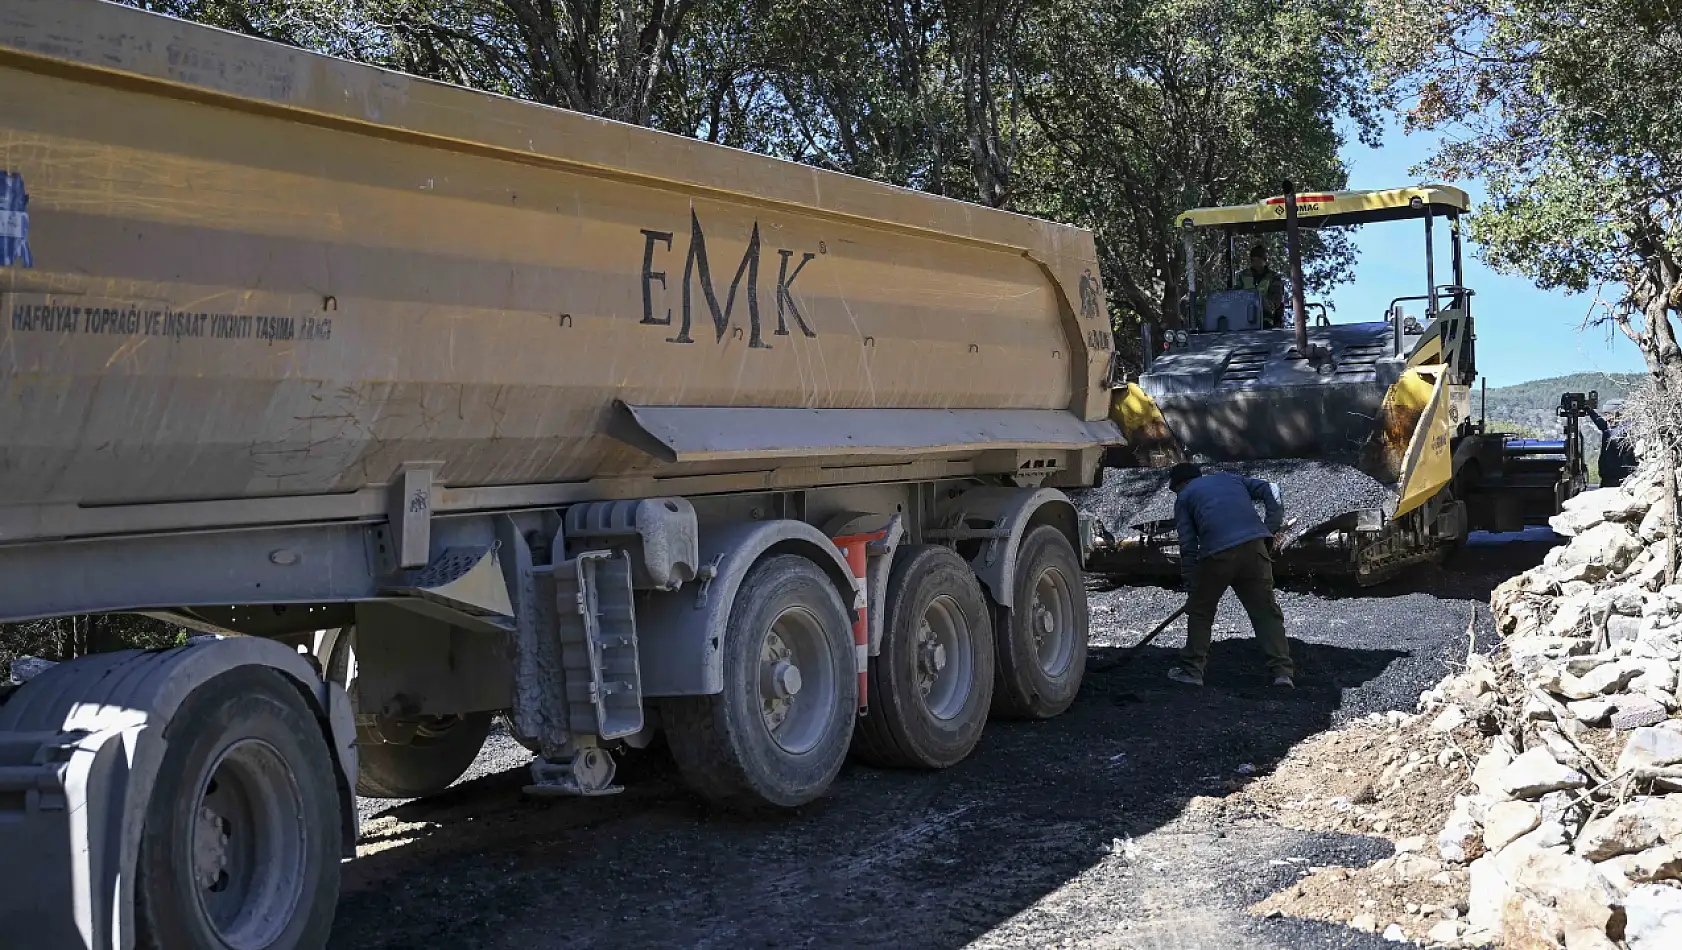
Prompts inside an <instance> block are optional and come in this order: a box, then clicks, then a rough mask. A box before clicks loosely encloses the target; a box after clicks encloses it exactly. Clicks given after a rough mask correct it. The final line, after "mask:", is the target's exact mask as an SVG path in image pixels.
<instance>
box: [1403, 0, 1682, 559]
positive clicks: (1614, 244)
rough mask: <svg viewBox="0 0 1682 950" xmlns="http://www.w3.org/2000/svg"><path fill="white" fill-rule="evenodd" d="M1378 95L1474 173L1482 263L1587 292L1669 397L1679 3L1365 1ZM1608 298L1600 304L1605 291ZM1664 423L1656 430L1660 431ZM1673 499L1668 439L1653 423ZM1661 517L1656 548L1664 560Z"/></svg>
mask: <svg viewBox="0 0 1682 950" xmlns="http://www.w3.org/2000/svg"><path fill="white" fill-rule="evenodd" d="M1373 50H1374V61H1375V64H1376V68H1377V77H1378V81H1379V83H1380V84H1381V88H1382V89H1383V93H1384V97H1385V98H1386V100H1387V101H1388V102H1389V103H1390V104H1391V105H1393V106H1395V107H1397V108H1399V109H1403V110H1405V115H1406V118H1407V123H1408V126H1409V128H1410V129H1416V128H1428V129H1429V128H1447V129H1453V130H1454V131H1455V132H1456V133H1457V135H1458V138H1457V140H1455V141H1452V142H1450V143H1449V144H1448V145H1446V146H1445V147H1444V148H1443V149H1442V150H1441V151H1440V152H1439V153H1438V154H1437V155H1435V156H1434V157H1433V158H1432V159H1431V161H1430V162H1429V163H1428V165H1427V167H1428V168H1430V169H1432V170H1433V171H1436V172H1439V173H1442V174H1446V175H1448V176H1450V177H1481V178H1483V179H1484V180H1485V182H1486V183H1487V185H1488V188H1489V202H1488V204H1487V205H1486V206H1485V207H1483V208H1480V209H1479V210H1478V213H1477V214H1475V215H1473V217H1472V219H1471V228H1470V231H1471V236H1472V238H1473V239H1474V240H1475V241H1477V242H1478V243H1479V244H1481V245H1482V247H1483V251H1482V253H1483V256H1484V257H1485V259H1486V260H1487V261H1488V262H1489V263H1490V264H1491V265H1492V266H1493V267H1495V268H1496V269H1497V270H1501V271H1505V272H1507V273H1514V274H1522V275H1524V276H1527V277H1530V278H1531V279H1533V280H1535V281H1536V283H1537V284H1539V285H1540V286H1542V287H1544V288H1561V289H1565V290H1568V291H1577V292H1587V291H1593V292H1595V293H1597V294H1598V295H1600V299H1601V301H1602V303H1601V306H1600V307H1599V313H1600V319H1603V320H1610V321H1612V322H1613V323H1615V324H1616V325H1617V326H1618V328H1619V329H1620V330H1622V331H1623V332H1624V334H1625V335H1627V336H1628V337H1629V338H1630V339H1631V340H1632V341H1633V342H1634V343H1635V344H1636V345H1637V346H1638V347H1639V348H1640V350H1641V354H1642V356H1643V358H1644V359H1645V361H1646V364H1647V369H1648V372H1649V374H1650V376H1651V378H1652V387H1653V388H1654V390H1655V391H1656V392H1657V394H1658V395H1659V396H1660V397H1661V399H1662V400H1664V401H1674V400H1675V399H1676V398H1677V397H1678V395H1679V393H1678V389H1679V387H1682V348H1679V347H1678V345H1677V340H1676V332H1675V328H1674V326H1673V325H1672V323H1671V320H1672V315H1673V314H1675V313H1676V312H1677V311H1678V309H1679V308H1682V207H1679V204H1678V202H1679V199H1682V11H1679V10H1678V8H1677V7H1676V5H1675V3H1674V0H1605V2H1598V3H1590V2H1586V0H1516V3H1502V4H1500V5H1494V4H1491V3H1489V2H1487V0H1374V29H1373ZM1608 294H1609V295H1610V299H1608V298H1607V295H1608ZM1662 428H1664V429H1666V430H1668V429H1669V428H1672V427H1669V426H1666V427H1662ZM1654 434H1655V436H1656V437H1657V438H1658V441H1659V443H1660V445H1661V446H1662V447H1663V450H1664V455H1665V472H1666V485H1667V489H1668V491H1669V494H1670V497H1671V498H1672V500H1673V505H1672V511H1673V512H1674V511H1675V509H1676V506H1675V504H1674V500H1675V498H1676V484H1675V477H1676V476H1675V462H1676V458H1675V450H1676V444H1677V442H1678V440H1679V438H1682V433H1678V432H1674V431H1662V432H1655V433H1654ZM1675 535H1676V532H1675V525H1674V515H1673V524H1672V529H1671V541H1670V553H1671V558H1670V563H1671V570H1672V572H1673V573H1672V578H1673V579H1674V570H1675V564H1676V556H1675V555H1676V551H1675V544H1676V540H1675Z"/></svg>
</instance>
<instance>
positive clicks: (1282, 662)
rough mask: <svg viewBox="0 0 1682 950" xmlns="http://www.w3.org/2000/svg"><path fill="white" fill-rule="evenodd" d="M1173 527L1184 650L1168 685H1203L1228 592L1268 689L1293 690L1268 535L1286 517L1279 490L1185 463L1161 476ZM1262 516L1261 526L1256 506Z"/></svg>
mask: <svg viewBox="0 0 1682 950" xmlns="http://www.w3.org/2000/svg"><path fill="white" fill-rule="evenodd" d="M1168 487H1169V489H1171V490H1172V491H1173V492H1174V494H1175V496H1176V498H1175V500H1174V520H1175V522H1176V524H1177V525H1178V529H1179V534H1180V570H1181V571H1182V572H1183V573H1184V575H1185V578H1186V590H1187V595H1186V646H1185V649H1183V650H1181V651H1180V661H1179V664H1178V665H1177V666H1175V667H1173V668H1172V669H1170V670H1169V671H1168V678H1169V679H1171V680H1173V681H1174V682H1176V683H1184V684H1186V685H1188V686H1202V685H1203V669H1204V666H1205V665H1206V664H1207V662H1208V659H1209V641H1210V640H1211V639H1212V637H1213V635H1214V626H1215V610H1216V608H1218V607H1219V606H1220V603H1221V596H1222V595H1224V594H1225V593H1226V590H1227V588H1229V587H1230V588H1232V590H1233V592H1234V593H1236V594H1237V595H1238V601H1239V603H1241V604H1243V605H1244V611H1245V613H1247V614H1249V615H1250V626H1252V627H1254V628H1255V631H1256V639H1257V640H1258V641H1259V642H1260V644H1261V648H1262V653H1264V654H1266V656H1267V667H1268V670H1269V672H1271V673H1272V674H1273V685H1274V686H1281V687H1286V688H1290V687H1293V686H1295V685H1296V684H1295V681H1294V680H1293V678H1292V677H1293V676H1294V675H1295V673H1296V670H1295V668H1294V666H1293V665H1292V663H1291V648H1290V643H1289V641H1288V640H1287V639H1286V637H1285V616H1284V614H1283V613H1282V612H1281V611H1280V610H1279V601H1278V599H1277V598H1275V597H1274V595H1273V553H1274V543H1275V541H1274V536H1275V535H1276V534H1278V532H1279V528H1280V523H1281V522H1282V521H1283V520H1284V517H1285V505H1284V500H1283V499H1282V498H1281V495H1280V491H1279V486H1278V485H1276V484H1274V483H1272V482H1265V481H1262V480H1261V479H1259V478H1249V477H1247V476H1244V475H1235V474H1230V473H1227V472H1211V473H1210V474H1208V475H1205V474H1203V470H1202V469H1200V468H1198V467H1197V465H1195V464H1193V463H1191V462H1181V463H1180V464H1178V465H1175V466H1174V467H1173V468H1172V469H1170V470H1169V472H1168ZM1256 502H1261V504H1262V505H1263V506H1264V507H1265V508H1266V510H1267V520H1266V522H1265V523H1264V522H1263V520H1262V519H1261V518H1258V517H1257V516H1256V507H1255V503H1256Z"/></svg>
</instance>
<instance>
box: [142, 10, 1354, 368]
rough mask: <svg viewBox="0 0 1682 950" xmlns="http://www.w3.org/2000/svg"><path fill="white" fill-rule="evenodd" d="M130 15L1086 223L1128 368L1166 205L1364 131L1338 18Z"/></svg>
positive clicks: (1319, 179) (1321, 244)
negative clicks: (260, 39) (1350, 129)
mask: <svg viewBox="0 0 1682 950" xmlns="http://www.w3.org/2000/svg"><path fill="white" fill-rule="evenodd" d="M129 2H131V3H135V4H136V5H140V6H145V7H148V8H150V9H156V10H161V11H163V12H169V13H174V14H177V15H181V16H187V17H191V18H194V19H200V20H204V21H205V22H209V23H214V24H216V25H218V26H224V27H227V28H229V29H236V30H240V31H243V32H247V33H251V34H254V35H258V36H265V37H268V38H270V39H274V40H276V41H278V42H285V43H292V44H294V45H298V46H302V47H305V48H309V49H318V50H321V51H324V52H328V53H333V54H335V55H340V56H345V57H347V58H350V59H355V60H359V61H363V62H370V63H375V64H378V65H382V66H387V67H391V68H396V69H401V70H404V71H407V72H410V73H415V74H418V75H422V76H428V77H431V78H435V79H440V80H443V81H448V82H455V83H460V84H463V85H467V86H472V87H475V88H480V89H486V90H489V91H492V92H497V93H502V94H505V95H511V96H518V97H521V98H526V99H533V100H536V101H539V102H544V103H548V104H551V105H557V106H562V107H566V108H572V109H579V110H582V111H587V112H593V113H596V114H599V115H605V116H609V117H613V118H618V119H623V120H625V121H630V122H637V123H641V124H648V125H653V126H655V127H657V128H662V129H665V130H667V131H671V132H676V133H679V134H683V135H689V136H694V137H697V138H703V139H706V140H708V141H712V142H717V143H720V144H724V145H731V146H735V147H737V148H746V149H751V150H754V151H758V152H764V153H768V154H772V155H778V156H780V157H784V158H789V159H792V160H795V161H801V162H807V163H811V164H814V165H820V166H822V167H826V168H831V169H834V170H836V171H841V172H845V173H848V174H853V175H859V176H862V177H867V178H872V179H875V180H877V181H883V182H888V183H891V184H895V185H900V186H903V187H908V188H916V189H920V190H923V191H928V192H932V193H935V194H939V195H945V196H948V197H953V198H958V199H961V200H966V201H974V202H978V203H982V204H986V205H989V206H992V207H996V208H1008V209H1011V210H1015V211H1020V212H1022V213H1025V214H1031V215H1036V216H1040V217H1046V218H1051V219H1053V220H1058V221H1065V222H1070V223H1075V224H1079V225H1082V226H1085V227H1088V228H1091V229H1092V230H1093V232H1094V234H1095V236H1096V239H1097V243H1098V249H1099V259H1100V260H1099V263H1100V269H1101V272H1102V276H1103V278H1104V282H1105V284H1106V286H1107V287H1108V288H1109V295H1108V296H1109V300H1110V303H1111V310H1112V323H1113V325H1114V326H1115V327H1116V329H1117V333H1118V344H1119V345H1120V348H1121V350H1122V353H1123V355H1124V356H1134V357H1136V356H1137V355H1138V354H1137V350H1136V345H1135V341H1136V340H1137V333H1136V330H1137V327H1138V326H1139V324H1140V323H1142V322H1151V323H1156V324H1173V323H1175V322H1177V320H1178V318H1179V313H1180V307H1181V300H1182V297H1183V296H1184V288H1183V287H1182V282H1183V280H1182V277H1183V274H1184V273H1185V258H1184V251H1183V248H1182V244H1181V241H1180V239H1179V229H1178V227H1177V222H1176V220H1175V218H1176V215H1177V214H1178V213H1179V212H1180V211H1182V210H1185V209H1187V208H1190V207H1194V206H1198V205H1205V204H1225V203H1237V202H1248V201H1254V200H1257V199H1259V198H1262V197H1265V196H1267V195H1270V194H1275V193H1277V192H1278V190H1279V188H1280V183H1281V182H1282V181H1283V180H1286V179H1289V180H1291V181H1294V182H1298V183H1300V185H1301V187H1302V188H1303V189H1305V190H1325V189H1335V188H1340V187H1342V186H1343V185H1344V184H1345V182H1346V181H1347V175H1346V173H1345V170H1344V168H1343V165H1342V163H1341V162H1340V161H1339V159H1338V149H1339V147H1340V146H1341V145H1342V144H1343V140H1342V136H1341V134H1340V133H1339V129H1340V127H1342V125H1343V123H1344V121H1345V120H1352V121H1353V125H1354V127H1355V128H1356V129H1357V132H1358V134H1360V135H1361V136H1362V137H1363V139H1365V140H1367V141H1372V140H1373V137H1374V135H1375V131H1374V130H1375V128H1376V125H1375V123H1374V121H1373V115H1372V102H1371V99H1370V93H1369V90H1368V87H1367V85H1366V83H1365V80H1364V79H1363V76H1362V72H1361V70H1362V65H1363V59H1362V54H1361V51H1360V49H1359V40H1360V38H1361V36H1362V32H1363V30H1364V29H1365V20H1364V19H1363V12H1362V8H1361V7H1360V5H1359V0H1283V2H1273V0H1096V3H1081V4H1077V3H1074V2H1072V0H1036V2H1029V0H895V2H885V0H801V2H797V3H790V4H777V3H771V2H770V0H614V2H613V3H611V4H605V5H604V4H603V3H602V2H601V0H292V2H284V0H129ZM1305 245H1306V246H1305V250H1306V263H1307V270H1308V273H1307V279H1308V282H1309V285H1310V287H1311V288H1315V289H1319V288H1324V287H1327V286H1330V285H1331V284H1334V283H1336V282H1338V281H1340V280H1343V279H1346V278H1347V277H1348V275H1349V268H1350V265H1351V263H1352V261H1353V255H1352V245H1351V244H1350V242H1349V241H1348V240H1347V237H1346V236H1343V235H1338V234H1328V235H1324V236H1322V235H1317V234H1313V233H1310V234H1307V235H1306V236H1305ZM1200 253H1202V254H1204V255H1205V259H1204V260H1203V261H1202V262H1201V263H1202V264H1203V265H1205V266H1204V270H1205V272H1206V273H1211V274H1212V273H1214V272H1215V269H1216V267H1218V265H1219V263H1220V261H1221V255H1220V254H1219V252H1218V250H1216V249H1215V248H1214V247H1213V245H1212V244H1207V243H1206V244H1204V245H1202V246H1201V250H1200Z"/></svg>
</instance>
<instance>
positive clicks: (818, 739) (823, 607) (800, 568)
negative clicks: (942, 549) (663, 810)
mask: <svg viewBox="0 0 1682 950" xmlns="http://www.w3.org/2000/svg"><path fill="white" fill-rule="evenodd" d="M728 629H729V635H728V636H727V637H726V638H725V640H724V655H723V667H724V691H723V692H721V693H718V694H717V695H713V696H685V697H679V698H675V699H669V700H666V701H665V703H664V704H663V706H662V711H661V720H662V722H663V723H664V724H665V727H666V739H667V742H668V743H669V744H670V746H671V750H672V758H673V759H674V760H676V762H677V765H678V769H679V770H680V771H681V772H682V773H683V777H684V780H685V781H686V782H687V783H688V784H689V786H690V787H691V788H693V789H694V790H695V791H697V792H699V793H700V794H701V795H703V796H705V797H706V798H708V799H710V800H712V801H714V802H717V803H719V804H723V805H727V806H734V807H747V808H751V807H755V806H760V805H774V806H778V807H783V808H791V807H794V806H796V805H803V804H805V803H807V802H809V801H811V800H813V799H815V798H817V797H818V796H819V795H822V794H823V793H824V791H825V790H826V789H827V788H829V783H830V782H832V781H834V779H835V774H836V773H837V772H839V771H840V770H841V763H842V761H843V760H845V759H846V756H847V744H848V741H849V740H850V739H851V738H852V733H853V716H854V712H855V711H856V709H857V708H858V675H857V672H856V670H855V667H854V660H853V634H852V622H851V620H850V619H849V618H848V616H847V611H846V609H845V607H844V606H843V605H842V602H841V596H840V594H838V593H837V592H836V589H835V584H834V583H833V582H831V581H830V579H829V577H828V575H826V574H825V573H824V572H823V570H822V569H821V568H819V567H818V566H817V565H816V564H814V563H812V562H811V561H809V560H807V559H806V558H804V557H799V556H797V555H791V554H781V555H776V556H773V557H770V558H767V559H765V560H764V561H761V562H760V563H759V564H756V565H755V566H754V567H753V569H752V570H751V571H749V572H748V575H747V577H746V578H744V579H743V580H742V585H741V587H740V588H738V589H737V591H736V599H735V601H734V602H733V603H732V604H731V606H730V625H729V628H728Z"/></svg>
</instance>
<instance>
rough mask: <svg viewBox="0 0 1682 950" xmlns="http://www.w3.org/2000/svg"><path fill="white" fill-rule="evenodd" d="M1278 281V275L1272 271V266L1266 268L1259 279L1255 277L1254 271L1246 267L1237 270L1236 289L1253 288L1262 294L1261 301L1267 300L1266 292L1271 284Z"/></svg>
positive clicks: (1270, 288)
mask: <svg viewBox="0 0 1682 950" xmlns="http://www.w3.org/2000/svg"><path fill="white" fill-rule="evenodd" d="M1278 281H1279V276H1278V275H1277V274H1275V273H1273V269H1272V268H1268V271H1267V273H1265V274H1263V275H1261V279H1260V280H1257V279H1256V273H1255V271H1252V270H1251V269H1249V268H1248V267H1246V268H1244V269H1243V270H1241V271H1239V272H1238V289H1239V290H1253V291H1255V292H1256V293H1259V294H1261V295H1262V300H1263V301H1266V300H1267V292H1268V291H1270V290H1272V289H1273V285H1274V284H1276V283H1278Z"/></svg>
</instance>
